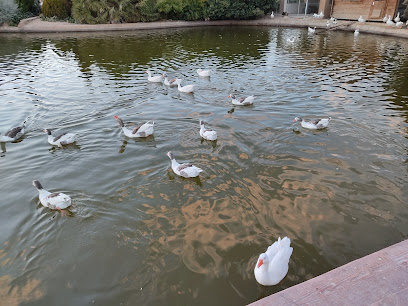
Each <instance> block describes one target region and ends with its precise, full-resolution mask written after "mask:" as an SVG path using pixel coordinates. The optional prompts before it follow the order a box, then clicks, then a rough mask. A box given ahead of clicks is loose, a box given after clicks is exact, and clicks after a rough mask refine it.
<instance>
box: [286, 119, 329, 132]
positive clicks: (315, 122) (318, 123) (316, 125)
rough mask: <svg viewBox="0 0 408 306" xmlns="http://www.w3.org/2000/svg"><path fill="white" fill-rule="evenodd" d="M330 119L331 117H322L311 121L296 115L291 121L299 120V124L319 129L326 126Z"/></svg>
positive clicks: (307, 127)
mask: <svg viewBox="0 0 408 306" xmlns="http://www.w3.org/2000/svg"><path fill="white" fill-rule="evenodd" d="M330 120H331V117H329V118H324V119H315V120H311V121H305V119H303V118H301V117H296V118H295V119H293V122H297V121H300V125H301V126H302V127H304V128H306V129H311V130H320V129H324V128H327V127H328V125H329V122H330Z"/></svg>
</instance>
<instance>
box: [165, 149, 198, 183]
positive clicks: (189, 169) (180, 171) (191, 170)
mask: <svg viewBox="0 0 408 306" xmlns="http://www.w3.org/2000/svg"><path fill="white" fill-rule="evenodd" d="M166 155H167V156H168V157H169V158H170V160H171V169H173V171H174V173H175V174H177V175H179V176H182V177H185V178H190V177H197V176H198V175H199V174H200V173H201V172H202V171H203V169H201V168H198V167H196V166H194V165H192V164H187V163H184V164H179V163H178V162H177V161H176V159H175V158H174V155H173V153H172V152H167V154H166Z"/></svg>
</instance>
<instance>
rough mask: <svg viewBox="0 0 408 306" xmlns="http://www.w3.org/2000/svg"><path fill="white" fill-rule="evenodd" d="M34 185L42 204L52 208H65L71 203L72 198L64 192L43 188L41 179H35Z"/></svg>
mask: <svg viewBox="0 0 408 306" xmlns="http://www.w3.org/2000/svg"><path fill="white" fill-rule="evenodd" d="M33 186H34V187H35V188H37V190H38V194H39V199H40V202H41V204H42V205H44V206H45V207H48V208H50V209H58V210H61V209H65V208H67V207H69V206H70V205H71V198H70V197H69V196H68V195H66V194H65V193H62V192H53V193H51V192H49V191H47V190H45V189H44V188H43V186H42V185H41V184H40V182H39V181H37V180H34V181H33Z"/></svg>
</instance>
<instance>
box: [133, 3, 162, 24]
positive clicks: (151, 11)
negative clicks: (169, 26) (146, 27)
mask: <svg viewBox="0 0 408 306" xmlns="http://www.w3.org/2000/svg"><path fill="white" fill-rule="evenodd" d="M137 7H138V8H139V10H140V15H141V18H142V21H155V20H157V19H159V12H158V10H157V0H141V1H140V2H139V4H138V5H137Z"/></svg>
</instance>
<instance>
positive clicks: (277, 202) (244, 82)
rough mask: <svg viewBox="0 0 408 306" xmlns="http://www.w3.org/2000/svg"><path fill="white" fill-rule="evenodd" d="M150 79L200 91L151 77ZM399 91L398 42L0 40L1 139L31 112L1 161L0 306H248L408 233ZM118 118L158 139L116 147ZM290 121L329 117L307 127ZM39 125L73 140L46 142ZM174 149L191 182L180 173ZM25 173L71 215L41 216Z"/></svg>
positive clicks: (404, 49) (150, 35) (170, 34)
mask: <svg viewBox="0 0 408 306" xmlns="http://www.w3.org/2000/svg"><path fill="white" fill-rule="evenodd" d="M292 38H294V42H293V43H291V42H290V41H288V39H292ZM200 67H201V68H211V69H212V70H213V72H214V75H213V76H212V77H211V79H203V78H198V77H197V76H196V72H195V70H196V69H197V68H200ZM146 69H151V70H152V71H153V72H154V73H155V74H157V73H162V72H167V74H168V75H169V76H171V77H179V78H183V79H184V80H185V83H194V84H196V92H195V94H194V95H186V94H179V93H178V91H177V90H176V89H168V88H166V87H165V86H164V85H157V84H149V83H148V82H147V79H146V74H145V73H144V71H145V70H146ZM407 84H408V42H407V41H404V40H398V39H395V38H388V37H382V36H370V35H364V34H360V35H359V36H358V37H356V38H355V37H354V36H353V35H352V34H350V33H341V32H330V33H326V34H323V35H313V36H310V35H308V34H307V31H305V30H304V29H283V28H258V27H252V28H246V27H229V28H200V29H181V30H171V31H166V30H161V31H143V32H139V33H123V32H121V33H110V34H93V33H92V34H86V35H84V34H70V35H58V34H55V35H44V36H29V35H19V36H14V35H1V36H0V115H1V116H0V118H1V123H0V132H2V133H4V132H5V131H6V130H7V129H8V128H10V127H13V126H15V125H17V124H20V123H21V122H22V121H23V120H24V119H25V118H26V117H27V116H29V119H28V123H27V129H26V130H27V133H26V135H25V137H24V138H23V140H22V141H20V142H17V143H8V144H7V146H6V152H3V153H1V155H0V156H1V157H0V173H1V175H0V186H1V188H0V199H1V201H0V209H1V214H0V267H1V268H0V297H1V299H2V303H6V304H5V305H16V304H19V305H244V304H247V303H250V302H253V301H255V300H257V299H259V298H262V297H264V296H267V295H270V294H272V293H275V292H277V291H280V290H282V289H285V288H288V287H290V286H293V285H295V284H298V283H300V282H303V281H305V280H307V279H310V278H312V277H314V276H317V275H320V274H322V273H324V272H327V271H329V270H331V269H333V268H335V267H338V266H340V265H342V264H345V263H347V262H350V261H352V260H354V259H357V258H360V257H362V256H364V255H367V254H369V253H372V252H374V251H377V250H379V249H381V248H384V247H387V246H389V245H392V244H394V243H396V242H399V241H402V240H404V239H406V238H407V237H408V203H407V191H406V190H407V187H408V184H407V182H408V172H407V160H408V157H407V153H408V150H407V143H408V141H407V135H408V134H407V131H408V122H407V117H408V106H407V101H408V87H407ZM230 93H236V94H238V95H239V96H241V95H251V94H253V95H255V96H256V99H255V105H254V106H252V107H236V108H233V107H232V105H231V103H230V101H229V99H227V96H228V95H229V94H230ZM114 115H117V116H119V117H121V118H123V119H124V121H125V122H127V123H130V122H132V123H140V122H142V121H145V120H154V121H155V122H156V130H155V133H154V137H151V138H149V139H147V140H133V139H127V138H125V137H124V136H123V134H121V133H120V130H119V128H118V127H117V124H116V121H115V120H114V118H113V116H114ZM295 116H302V117H306V118H316V117H321V116H331V117H332V121H331V123H330V126H329V128H328V129H326V130H323V131H308V130H304V129H302V128H300V127H299V125H297V124H293V123H292V121H293V119H294V117H295ZM199 118H201V119H204V120H205V121H207V122H209V125H210V126H211V127H212V128H214V129H215V130H217V132H218V135H219V139H218V141H217V143H216V144H212V143H208V142H206V141H201V139H200V136H199V124H198V119H199ZM44 128H51V129H55V130H58V131H69V132H76V133H78V141H77V143H76V144H75V145H71V146H67V147H65V148H63V149H60V148H53V147H51V146H50V145H49V144H48V143H47V139H46V134H45V133H44V132H43V131H42V130H43V129H44ZM170 150H171V151H173V152H174V154H175V156H176V158H177V159H178V160H179V161H181V162H185V161H190V162H193V163H194V164H195V165H197V166H199V167H201V168H202V169H204V172H203V173H202V174H201V175H200V179H183V178H180V177H176V176H175V175H174V173H173V172H172V170H171V168H170V161H169V159H168V157H167V156H166V155H165V154H166V153H167V152H168V151H170ZM33 179H38V180H40V181H41V182H42V184H43V185H44V187H45V188H46V189H49V190H51V191H62V192H65V193H67V194H69V195H70V196H71V197H72V199H73V206H72V208H71V214H70V215H68V216H64V215H61V214H60V213H59V212H56V211H52V210H50V209H48V208H44V207H42V206H41V204H40V203H39V199H38V192H37V191H36V190H35V188H34V187H33V186H32V185H31V181H32V180H33ZM279 236H281V237H282V236H288V237H289V238H290V239H291V240H292V245H293V249H294V250H293V255H292V257H291V260H290V263H289V272H288V275H287V276H286V278H284V279H283V281H281V282H280V283H279V284H278V285H276V286H273V287H262V286H260V285H258V284H257V282H256V280H255V278H254V274H253V268H254V265H255V262H256V259H257V258H258V255H259V254H260V253H262V252H263V251H265V250H266V248H267V247H268V245H270V244H271V243H272V242H273V241H275V240H276V239H277V238H278V237H279Z"/></svg>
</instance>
